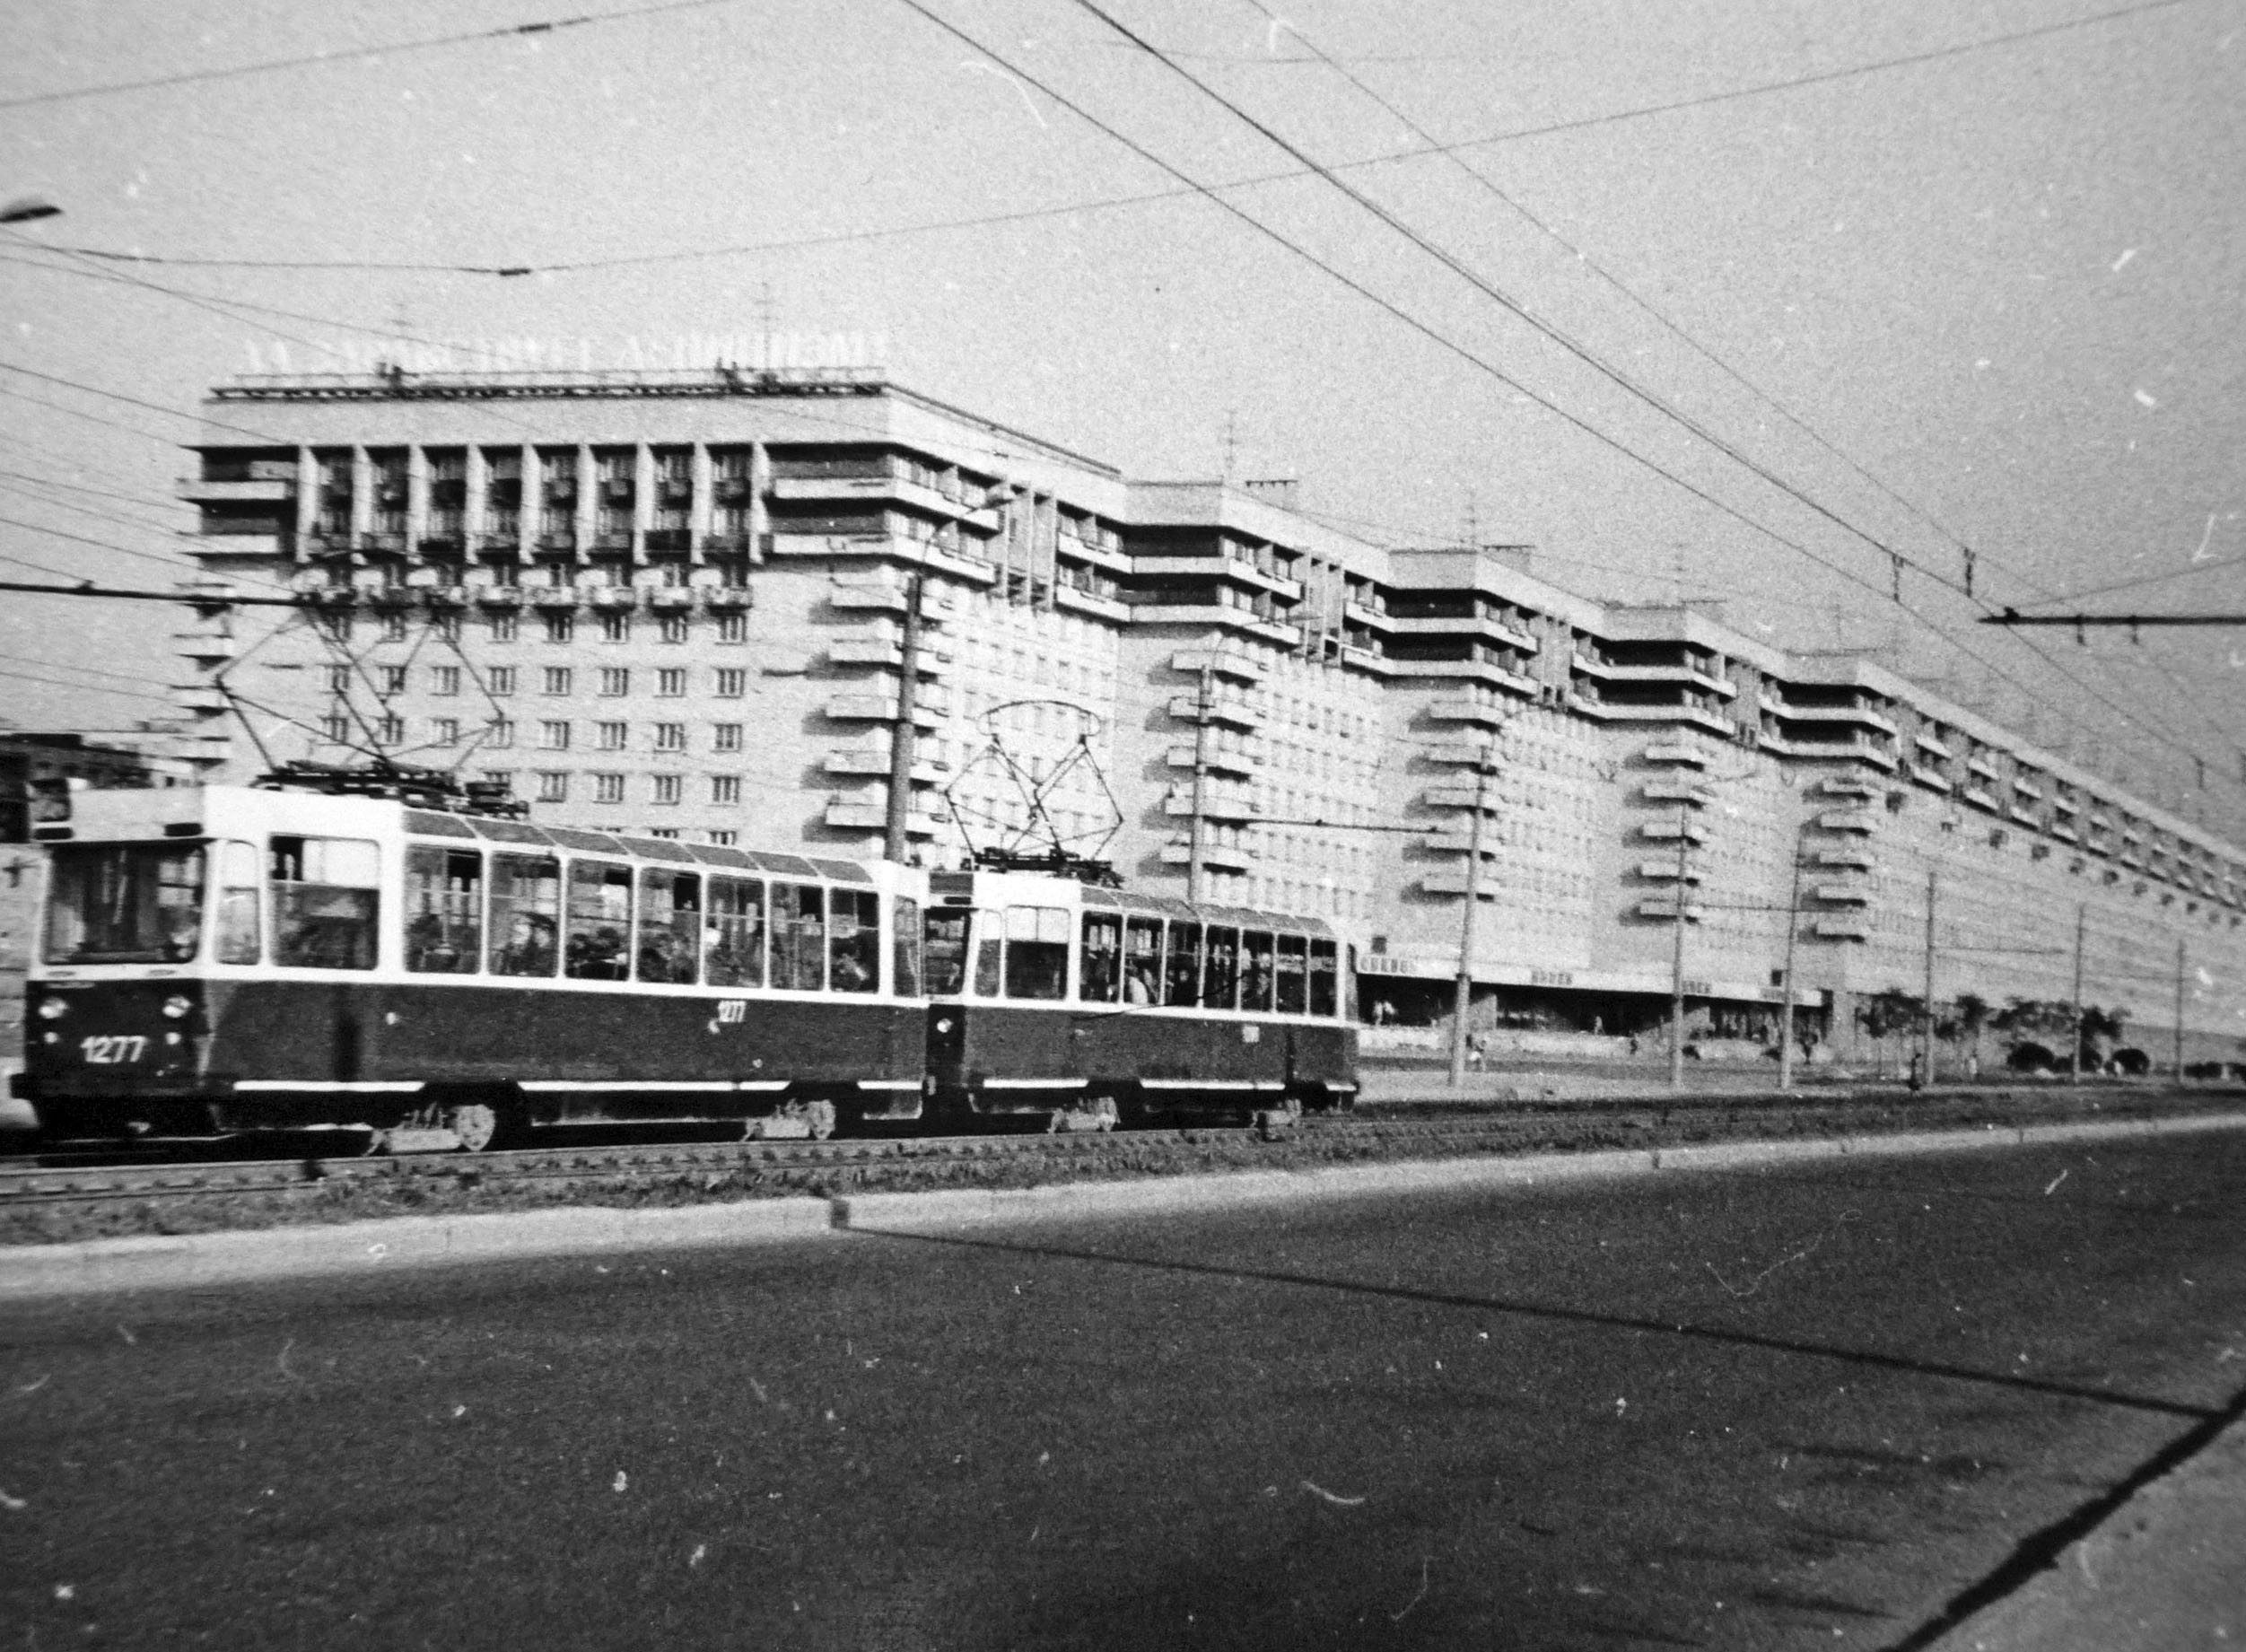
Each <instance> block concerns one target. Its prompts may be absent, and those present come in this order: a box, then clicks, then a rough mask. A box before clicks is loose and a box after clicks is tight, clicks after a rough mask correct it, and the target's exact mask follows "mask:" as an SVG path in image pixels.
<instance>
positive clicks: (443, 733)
mask: <svg viewBox="0 0 2246 1652" xmlns="http://www.w3.org/2000/svg"><path fill="white" fill-rule="evenodd" d="M429 740H430V743H431V744H432V745H434V746H458V745H459V743H460V720H459V718H458V717H437V718H433V719H431V721H430V723H429Z"/></svg>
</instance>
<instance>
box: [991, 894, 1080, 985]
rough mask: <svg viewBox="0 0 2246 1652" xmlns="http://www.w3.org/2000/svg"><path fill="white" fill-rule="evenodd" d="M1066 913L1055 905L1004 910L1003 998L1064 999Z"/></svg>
mask: <svg viewBox="0 0 2246 1652" xmlns="http://www.w3.org/2000/svg"><path fill="white" fill-rule="evenodd" d="M1068 991H1069V914H1068V913H1067V911H1066V910H1065V909H1064V908H1062V907H1059V906H1009V907H1008V908H1007V909H1006V996H1007V997H1009V998H1035V999H1051V998H1065V997H1066V996H1067V995H1068Z"/></svg>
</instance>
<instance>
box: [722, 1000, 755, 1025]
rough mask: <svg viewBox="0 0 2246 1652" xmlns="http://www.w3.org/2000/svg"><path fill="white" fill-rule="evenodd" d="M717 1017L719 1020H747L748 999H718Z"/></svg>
mask: <svg viewBox="0 0 2246 1652" xmlns="http://www.w3.org/2000/svg"><path fill="white" fill-rule="evenodd" d="M718 1019H719V1020H721V1021H746V1020H747V1019H748V1000H747V999H746V998H721V999H720V1000H718Z"/></svg>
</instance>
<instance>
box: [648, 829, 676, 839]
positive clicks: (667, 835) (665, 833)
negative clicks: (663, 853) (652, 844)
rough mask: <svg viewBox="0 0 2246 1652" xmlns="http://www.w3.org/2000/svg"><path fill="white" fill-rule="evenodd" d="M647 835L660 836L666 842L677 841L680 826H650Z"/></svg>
mask: <svg viewBox="0 0 2246 1652" xmlns="http://www.w3.org/2000/svg"><path fill="white" fill-rule="evenodd" d="M647 835H649V836H650V837H660V838H661V839H662V840H663V841H664V842H666V843H677V841H678V828H677V826H650V827H648V828H647Z"/></svg>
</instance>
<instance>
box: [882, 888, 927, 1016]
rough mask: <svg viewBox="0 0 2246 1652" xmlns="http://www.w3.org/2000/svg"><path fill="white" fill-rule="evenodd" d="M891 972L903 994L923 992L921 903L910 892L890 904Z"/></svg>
mask: <svg viewBox="0 0 2246 1652" xmlns="http://www.w3.org/2000/svg"><path fill="white" fill-rule="evenodd" d="M889 973H890V975H892V976H893V977H894V978H895V981H896V987H895V989H894V990H895V991H896V995H897V996H898V997H899V998H918V997H919V996H920V995H921V904H920V903H919V902H918V901H916V900H913V898H912V897H911V896H904V895H900V896H896V899H895V900H894V901H892V902H891V904H890V912H889Z"/></svg>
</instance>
